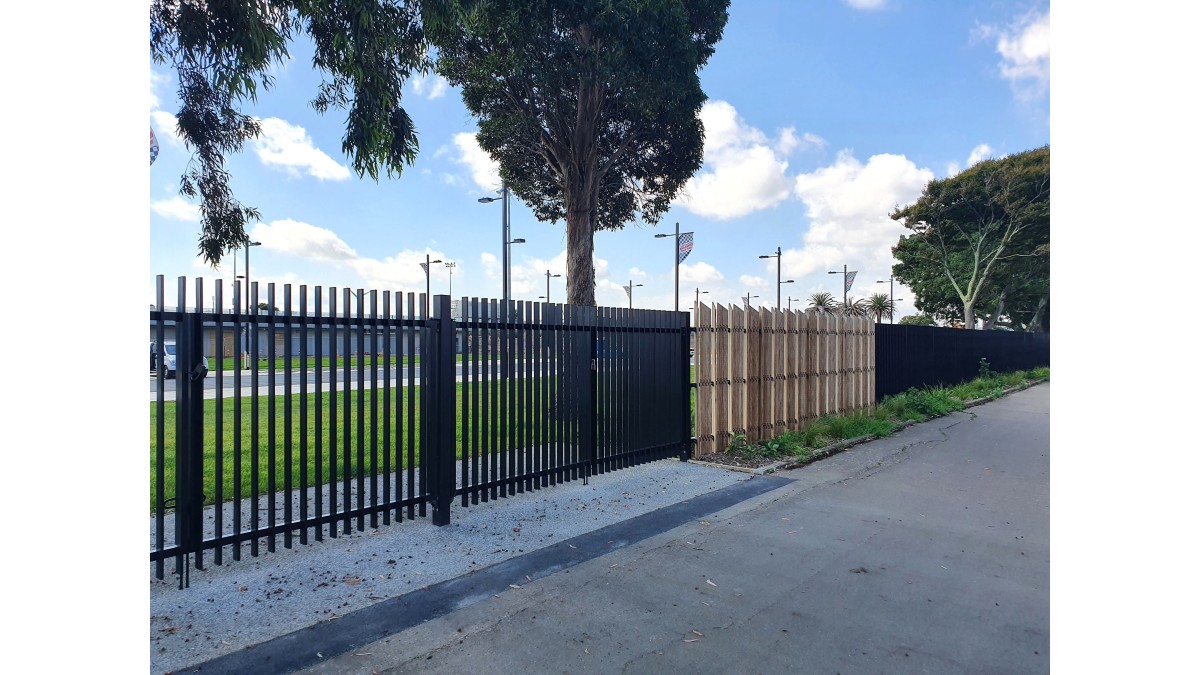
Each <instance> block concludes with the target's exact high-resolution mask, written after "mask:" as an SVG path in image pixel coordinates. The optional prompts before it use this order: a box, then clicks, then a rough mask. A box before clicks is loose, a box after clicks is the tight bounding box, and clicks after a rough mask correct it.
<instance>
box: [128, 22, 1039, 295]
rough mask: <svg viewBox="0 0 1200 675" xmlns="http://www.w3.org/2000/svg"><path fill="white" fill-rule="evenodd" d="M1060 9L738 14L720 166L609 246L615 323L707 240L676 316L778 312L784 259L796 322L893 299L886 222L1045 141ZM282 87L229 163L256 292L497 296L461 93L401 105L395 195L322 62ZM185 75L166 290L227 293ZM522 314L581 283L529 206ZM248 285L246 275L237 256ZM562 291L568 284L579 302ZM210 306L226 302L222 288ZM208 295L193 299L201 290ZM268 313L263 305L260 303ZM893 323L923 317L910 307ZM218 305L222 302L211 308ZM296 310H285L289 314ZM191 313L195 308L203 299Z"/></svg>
mask: <svg viewBox="0 0 1200 675" xmlns="http://www.w3.org/2000/svg"><path fill="white" fill-rule="evenodd" d="M1048 11H1049V8H1048V5H1047V4H1046V3H1044V2H1032V3H1031V2H941V1H935V2H920V1H918V0H821V1H819V2H818V1H814V2H766V1H753V2H751V1H748V0H734V2H732V4H731V6H730V10H729V14H730V16H729V23H728V25H727V27H726V29H725V34H724V38H723V39H722V40H721V42H720V43H718V44H717V48H716V54H715V55H714V56H713V57H712V59H711V60H710V62H709V64H708V65H707V66H706V67H705V69H704V70H703V71H701V81H702V85H703V87H704V90H705V92H706V93H707V95H708V97H709V100H708V103H707V104H706V106H705V108H704V110H703V111H702V113H701V116H702V119H703V121H704V123H705V128H706V142H705V160H704V165H703V167H702V168H701V170H700V172H699V173H698V174H697V175H696V176H695V177H694V178H693V180H692V182H691V184H689V186H688V190H687V193H686V194H684V195H681V196H680V197H679V198H677V199H676V201H675V203H674V205H673V206H672V208H671V210H670V211H669V212H668V213H667V214H666V216H665V217H664V218H663V219H662V221H661V222H660V223H659V224H658V226H657V227H651V226H649V225H646V224H645V223H631V224H629V225H628V226H627V227H626V228H625V229H624V230H622V231H619V232H601V233H598V234H597V235H596V246H595V255H596V259H597V260H596V265H597V284H598V285H597V289H596V299H597V303H598V304H600V305H607V306H626V305H627V302H628V301H627V299H626V296H625V292H624V291H623V289H622V288H621V287H622V286H624V285H626V284H628V283H630V281H632V283H634V284H642V287H640V288H635V289H634V305H635V306H637V307H655V308H670V307H672V306H673V304H674V276H673V275H674V270H673V267H672V246H671V243H670V241H671V240H670V239H655V238H654V234H656V233H660V232H673V231H674V224H675V222H679V223H680V226H681V229H682V230H683V231H692V232H695V248H694V249H693V251H692V253H691V255H690V256H689V257H688V258H687V260H685V261H684V265H683V266H682V268H681V274H680V276H681V282H680V294H681V307H690V303H691V301H692V299H694V297H695V290H696V288H700V289H701V290H702V291H707V292H708V293H707V294H706V295H704V296H702V297H703V298H704V299H705V300H709V301H716V302H721V303H730V302H741V301H739V300H738V298H739V297H744V296H745V295H746V294H747V293H749V294H750V295H751V296H759V297H758V298H752V303H753V304H755V305H759V304H765V305H774V303H775V279H776V269H775V264H776V263H775V259H774V258H771V259H760V258H759V257H758V256H759V255H766V254H771V253H774V252H775V249H776V247H777V246H778V247H781V248H782V249H783V278H784V280H787V279H794V280H795V282H794V283H792V284H786V285H784V286H783V287H782V288H783V298H784V305H785V306H786V305H787V298H788V297H792V298H796V299H797V300H795V301H793V306H800V305H803V304H804V303H805V302H806V299H807V298H808V296H809V295H811V294H812V293H813V292H816V291H830V292H833V293H834V295H835V296H837V297H839V299H840V297H841V285H840V284H841V276H840V275H829V274H828V271H829V270H839V271H840V270H841V269H842V266H843V264H845V265H848V266H849V268H850V270H856V271H858V277H857V280H856V281H855V283H854V286H853V288H852V289H851V295H852V296H856V297H862V296H866V295H869V294H870V293H873V292H887V285H886V284H875V283H874V282H875V281H876V280H878V279H886V278H887V277H888V275H889V274H890V268H891V265H892V262H893V261H892V258H891V252H890V247H891V246H892V245H894V244H895V243H896V240H897V238H898V237H899V235H900V234H901V233H902V231H903V230H902V228H901V227H900V226H899V225H898V224H896V223H895V222H894V221H891V220H890V219H889V218H888V215H887V214H888V213H889V212H890V211H891V210H892V209H893V208H894V207H895V206H897V205H898V204H904V203H907V202H909V201H911V200H913V199H915V198H916V197H917V196H918V195H919V194H920V191H921V189H922V187H923V186H924V184H925V183H926V182H927V181H928V180H930V179H931V178H935V177H938V178H940V177H944V176H946V175H949V174H951V173H953V172H956V171H958V170H961V169H962V168H965V167H966V166H968V165H970V164H971V163H972V162H973V161H975V160H977V159H978V158H981V157H985V156H988V155H994V156H1002V155H1006V154H1010V153H1013V152H1020V151H1023V150H1028V149H1030V148H1033V147H1037V146H1040V145H1043V144H1046V143H1048V142H1049V138H1050V126H1049V66H1050V64H1049V32H1050V28H1049V15H1048ZM291 56H292V58H291V60H290V61H288V62H287V63H286V64H285V65H283V66H282V67H280V68H279V69H278V70H277V71H276V73H275V77H276V80H275V86H274V88H273V89H272V90H270V91H269V92H267V93H265V94H263V95H261V96H260V98H259V100H258V102H257V103H256V104H255V105H253V106H251V107H250V108H249V109H248V111H249V112H250V113H251V114H253V115H255V116H257V117H258V118H260V119H261V120H263V131H264V133H263V135H262V137H261V138H260V139H259V140H258V141H255V142H252V143H250V144H248V145H247V147H246V148H245V149H244V151H243V152H242V153H240V154H239V155H237V156H235V157H233V158H231V159H230V161H229V165H228V166H229V169H230V170H231V172H232V174H233V177H234V178H233V186H234V189H235V192H236V194H237V196H238V197H239V198H240V199H241V200H242V202H243V203H245V204H249V205H253V206H256V207H258V209H259V210H260V212H261V213H262V222H261V223H257V224H255V225H253V226H252V228H251V236H252V237H253V238H254V239H255V240H258V241H261V242H262V243H263V245H262V246H261V247H256V248H254V249H253V250H252V251H251V256H250V261H251V278H252V280H254V281H259V282H262V283H264V284H265V282H275V283H276V284H277V293H280V294H282V284H284V283H292V284H308V285H322V286H337V287H344V286H350V287H351V288H355V289H357V288H364V289H367V290H370V289H378V290H393V291H395V290H406V291H410V290H411V291H423V290H424V285H425V280H424V273H423V272H422V270H421V268H420V266H419V265H418V264H417V262H418V261H423V260H424V259H425V255H426V254H427V253H428V254H431V255H432V256H433V257H434V258H435V259H437V258H440V259H442V260H444V261H454V262H455V264H456V268H455V269H454V271H453V294H454V297H455V298H458V297H461V296H462V295H464V294H466V295H471V296H481V297H499V295H500V276H499V267H500V263H499V260H500V255H501V252H500V241H501V236H500V209H499V205H498V204H490V205H482V204H479V203H478V202H477V199H478V198H479V197H480V196H484V195H487V194H489V193H490V191H492V190H495V189H496V188H498V187H499V180H498V178H497V174H496V173H495V170H494V166H493V165H492V163H491V161H490V160H489V159H488V158H487V157H486V156H485V155H484V154H483V153H482V152H481V151H480V150H479V148H478V146H477V145H476V144H475V142H474V139H473V134H474V133H475V131H476V130H477V126H476V122H475V120H474V119H473V118H472V117H471V115H470V114H469V113H468V112H467V110H466V108H465V107H464V106H463V105H462V103H461V99H460V97H459V92H458V90H457V89H455V88H453V87H449V86H447V85H446V83H445V82H444V81H441V80H440V79H439V78H437V77H436V76H432V77H429V78H425V79H420V80H416V81H413V82H411V83H410V84H409V85H408V86H406V97H405V106H406V108H407V109H408V111H409V113H410V115H411V116H412V117H413V119H414V120H415V122H416V125H417V129H418V132H419V134H420V144H421V152H420V155H419V158H418V160H417V162H416V164H415V165H414V166H412V167H409V168H408V169H407V170H406V171H405V172H404V174H403V176H402V177H400V178H394V179H387V178H383V179H381V180H380V181H379V182H375V181H372V180H370V179H369V178H364V179H360V178H358V177H357V176H356V175H355V174H354V173H353V171H352V170H350V169H349V166H348V161H347V158H346V157H345V156H344V155H343V154H342V153H341V150H340V147H341V136H342V133H343V121H344V115H343V114H341V113H340V112H337V111H334V112H331V113H329V114H326V115H324V116H322V115H319V114H317V113H316V112H315V111H314V110H313V109H312V107H311V106H310V105H309V104H308V101H309V100H310V99H311V98H312V96H313V95H314V93H315V91H316V87H317V83H318V82H319V75H318V73H316V72H314V71H313V69H312V68H311V67H310V66H309V63H310V57H311V52H310V47H309V45H308V44H297V45H295V46H294V47H293V49H292V50H291ZM175 90H176V84H175V80H174V76H173V73H171V72H170V71H169V70H167V69H165V68H157V67H153V66H152V67H151V69H150V125H151V127H152V128H153V129H154V131H155V133H156V134H157V136H158V138H159V144H160V146H161V152H160V154H159V156H158V159H157V160H156V161H155V163H154V165H153V166H152V167H151V169H150V195H149V196H150V199H149V209H150V261H151V266H150V267H151V276H150V278H148V279H147V282H146V286H145V288H146V299H147V301H148V302H153V275H154V274H164V275H166V277H167V279H168V284H167V288H168V298H169V300H168V304H174V303H173V301H172V300H173V290H172V289H174V287H175V284H174V279H175V278H176V277H178V276H187V277H189V278H192V277H196V276H203V277H205V278H206V279H215V278H218V277H219V278H223V279H225V280H226V283H227V284H228V283H231V280H232V279H233V277H234V270H233V267H234V263H233V261H232V259H231V258H228V257H227V259H226V260H225V261H223V263H222V265H221V267H220V269H219V270H213V269H211V268H210V267H208V266H206V265H205V264H204V263H203V262H201V261H200V260H199V259H198V257H197V256H196V239H197V235H198V233H199V220H198V219H199V216H198V212H197V210H196V208H195V206H194V205H193V204H189V203H188V202H187V201H185V200H183V199H182V198H181V197H179V195H178V194H177V186H178V182H179V176H180V174H181V173H182V171H183V169H184V167H185V165H186V163H187V161H188V157H189V153H188V152H187V151H186V150H185V149H184V147H183V145H182V144H181V143H180V142H179V141H178V140H177V139H175V138H174V137H173V125H174V121H173V116H172V113H173V112H175V111H176V110H177V109H178V102H177V100H176V97H175V93H174V92H175ZM511 213H512V225H511V228H512V236H513V237H520V238H524V239H525V240H526V242H527V243H525V244H519V245H514V246H513V247H512V256H513V259H512V268H513V271H512V277H513V292H512V295H513V297H514V298H515V299H524V300H536V299H537V298H538V296H540V295H544V294H545V292H546V276H545V272H546V270H547V269H549V270H550V271H551V273H552V274H565V271H566V270H565V247H566V239H565V235H564V230H563V224H562V223H542V222H538V221H537V220H536V219H534V218H533V216H532V214H531V213H530V211H529V210H528V209H527V208H526V207H525V205H524V204H523V203H521V202H520V201H519V200H516V199H514V200H513V202H512V211H511ZM237 266H238V268H239V269H238V273H239V274H242V273H244V269H242V268H244V266H245V264H244V255H242V254H239V255H238V262H237ZM564 281H565V279H561V278H559V279H553V278H552V279H551V285H550V295H551V299H552V300H554V301H560V302H561V301H562V299H563V298H564V294H565V285H564ZM206 284H207V285H209V286H210V287H211V284H209V283H208V282H206ZM450 284H451V277H450V271H449V270H447V269H446V268H444V267H442V266H435V270H434V273H433V278H432V287H433V291H434V293H446V292H449V291H450V290H451V289H450ZM192 288H194V286H191V285H189V293H190V292H191V290H190V289H192ZM260 293H262V294H263V296H264V297H265V293H266V288H265V285H262V286H260ZM896 297H897V298H904V300H900V301H898V303H897V304H898V306H899V308H900V311H899V313H898V316H903V315H905V314H909V313H913V312H914V311H915V310H913V309H912V300H911V298H910V294H909V293H908V292H907V290H906V289H903V288H902V287H900V286H897V288H896ZM210 302H211V299H210V298H209V299H206V300H205V303H206V304H208V303H210ZM280 302H281V300H280ZM189 304H191V301H189Z"/></svg>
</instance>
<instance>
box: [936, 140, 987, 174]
mask: <svg viewBox="0 0 1200 675" xmlns="http://www.w3.org/2000/svg"><path fill="white" fill-rule="evenodd" d="M995 154H996V153H995V151H994V150H992V146H990V145H988V144H987V143H980V144H979V145H977V146H975V147H974V148H972V149H971V154H970V155H968V156H967V167H968V168H970V167H972V166H975V165H976V164H978V163H979V162H982V161H983V160H985V159H988V158H990V157H994V156H995ZM960 171H962V165H961V164H959V163H958V162H957V161H953V162H950V163H949V164H947V165H946V176H947V177H949V176H955V175H957V174H958V173H959V172H960Z"/></svg>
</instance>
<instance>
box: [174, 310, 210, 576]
mask: <svg viewBox="0 0 1200 675" xmlns="http://www.w3.org/2000/svg"><path fill="white" fill-rule="evenodd" d="M176 330H177V331H178V335H177V336H176V343H177V344H176V350H177V353H176V367H175V378H176V384H175V387H176V393H177V398H178V401H177V404H176V415H177V423H176V424H177V426H176V438H177V439H178V440H177V443H176V449H177V453H178V454H177V456H176V458H175V462H176V473H175V541H176V543H177V545H178V546H179V552H180V554H182V555H183V556H185V558H186V556H188V555H189V554H191V553H196V554H197V556H199V555H200V549H201V546H202V544H203V539H204V529H203V528H204V520H203V514H204V483H203V481H204V376H205V375H206V371H205V368H204V365H203V358H204V347H203V323H202V320H201V315H200V314H199V313H187V312H186V311H181V320H180V323H179V325H178V326H177V328H176ZM196 566H197V568H200V569H203V567H204V566H203V563H202V560H201V558H199V557H197V560H196ZM187 567H188V565H187V562H186V559H185V561H184V564H183V566H182V569H181V572H183V574H182V575H181V576H180V579H179V584H180V587H181V588H182V587H183V586H184V585H185V584H186V581H187V578H188V577H187Z"/></svg>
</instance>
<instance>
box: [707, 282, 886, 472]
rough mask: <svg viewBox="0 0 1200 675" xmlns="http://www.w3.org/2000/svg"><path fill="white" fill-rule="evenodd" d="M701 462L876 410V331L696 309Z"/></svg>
mask: <svg viewBox="0 0 1200 675" xmlns="http://www.w3.org/2000/svg"><path fill="white" fill-rule="evenodd" d="M695 350H696V352H695V364H696V438H697V443H698V447H697V450H698V454H699V455H704V454H709V453H713V452H719V451H722V450H724V449H725V448H727V447H728V446H729V443H730V441H731V440H732V439H733V436H734V435H735V434H745V436H746V440H748V441H750V442H754V441H758V440H762V439H766V438H772V437H774V436H777V435H779V434H781V433H783V432H785V431H789V430H790V431H798V430H800V429H803V428H804V427H805V426H807V425H808V424H809V423H811V422H812V421H813V420H816V419H818V418H820V417H821V416H823V415H830V414H837V413H844V412H849V411H853V410H859V409H865V408H869V407H870V406H872V405H874V403H875V324H874V323H873V322H872V321H871V320H870V319H868V318H858V317H845V316H841V315H838V314H829V313H815V312H813V313H806V312H801V311H789V310H779V309H768V308H759V309H749V308H748V309H742V308H741V307H738V306H736V305H730V306H728V307H723V306H721V305H719V304H717V305H704V304H697V306H696V347H695Z"/></svg>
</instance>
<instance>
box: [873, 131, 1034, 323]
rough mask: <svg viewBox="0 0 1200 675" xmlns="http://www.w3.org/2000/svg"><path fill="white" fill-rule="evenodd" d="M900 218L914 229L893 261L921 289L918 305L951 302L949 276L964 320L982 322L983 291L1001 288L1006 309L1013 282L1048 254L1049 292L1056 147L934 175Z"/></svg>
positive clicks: (933, 308) (932, 308) (999, 299)
mask: <svg viewBox="0 0 1200 675" xmlns="http://www.w3.org/2000/svg"><path fill="white" fill-rule="evenodd" d="M892 218H893V219H895V220H897V221H900V222H901V224H903V225H904V227H905V228H907V229H909V230H911V231H912V232H913V233H912V234H910V235H906V236H903V237H901V238H900V241H899V243H898V244H897V245H896V246H895V247H894V248H893V249H892V252H893V254H894V255H895V257H896V259H897V260H898V261H899V263H898V264H896V265H895V266H894V267H893V268H892V272H893V275H894V276H895V277H896V280H897V281H902V282H903V283H904V284H905V285H906V286H908V287H909V288H910V289H912V290H913V293H914V294H915V295H916V298H915V302H916V305H917V308H918V309H920V310H922V311H924V312H932V313H934V314H936V315H939V316H944V314H943V312H944V311H945V308H944V306H940V307H939V305H942V302H941V301H939V300H938V298H939V297H940V298H944V297H945V296H946V295H947V293H946V287H945V286H944V285H942V284H943V283H948V284H949V287H950V288H951V289H953V292H954V295H955V296H956V297H957V299H958V301H959V303H961V306H962V320H963V323H964V325H965V326H966V327H967V328H974V326H975V313H976V306H977V305H978V303H979V302H980V299H981V298H984V297H987V296H986V293H988V292H991V293H995V296H994V297H995V302H996V308H995V311H993V312H992V314H993V316H994V317H998V316H999V315H1000V314H1001V313H1002V312H1003V311H1004V307H1003V303H1004V302H1007V299H1006V298H1007V295H1008V294H1009V293H1015V290H1016V289H1015V287H1011V283H1010V282H1012V281H1013V280H1015V279H1018V278H1019V274H1020V272H1018V270H1020V269H1022V268H1023V267H1024V268H1026V269H1029V267H1028V266H1029V264H1030V263H1031V262H1033V259H1038V258H1044V259H1045V262H1046V264H1045V271H1046V281H1047V284H1046V288H1047V293H1048V282H1049V255H1050V147H1049V146H1044V147H1041V148H1037V149H1034V150H1029V151H1026V152H1022V153H1019V154H1015V155H1010V156H1008V157H1004V158H1001V159H988V160H984V161H982V162H979V163H978V164H976V165H974V166H972V167H971V168H970V169H967V170H966V171H964V172H962V173H960V174H958V175H956V176H951V177H949V178H945V179H942V180H933V181H930V182H929V184H928V185H926V186H925V191H924V192H923V193H922V195H921V197H920V198H919V199H918V200H917V201H916V202H915V203H914V204H912V205H910V206H907V207H905V208H902V209H897V210H896V211H895V212H893V213H892ZM1034 264H1040V263H1034ZM942 279H944V280H945V282H943V281H942ZM1006 288H1007V289H1008V290H1007V291H1006V290H1005V289H1006ZM989 289H990V291H989ZM927 294H928V295H927Z"/></svg>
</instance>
